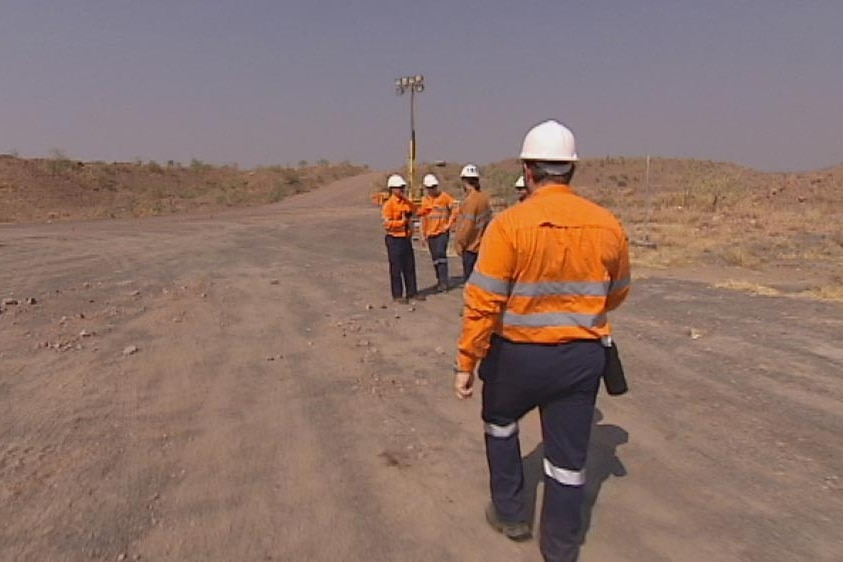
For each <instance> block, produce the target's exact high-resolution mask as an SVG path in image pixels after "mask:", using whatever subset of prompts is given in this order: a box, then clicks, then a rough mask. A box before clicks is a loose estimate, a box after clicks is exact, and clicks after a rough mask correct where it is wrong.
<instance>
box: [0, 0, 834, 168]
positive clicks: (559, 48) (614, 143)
mask: <svg viewBox="0 0 843 562" xmlns="http://www.w3.org/2000/svg"><path fill="white" fill-rule="evenodd" d="M841 29H843V1H841V0H828V1H811V0H752V1H750V0H745V1H741V0H706V1H700V0H673V1H670V0H658V1H657V0H650V1H644V0H639V1H631V0H592V1H586V0H581V1H573V0H572V1H568V2H564V1H561V0H546V1H543V2H535V1H530V0H521V1H514V0H513V1H503V0H485V1H481V0H476V1H460V0H448V1H445V0H417V1H416V2H401V1H400V0H390V1H386V0H368V1H365V2H355V1H353V0H328V1H319V0H310V1H303V0H302V1H299V0H287V1H285V0H274V1H270V0H240V1H236V2H235V1H233V0H230V1H228V0H166V1H165V0H143V1H139V0H88V1H81V0H61V1H58V0H54V1H41V0H0V152H6V151H12V150H17V152H18V153H19V154H20V155H21V156H26V157H32V156H44V155H47V154H48V153H49V152H50V151H51V150H52V149H61V150H63V151H64V152H65V153H66V154H67V155H69V156H71V157H73V158H77V159H84V160H107V161H111V160H134V159H136V158H142V159H144V160H149V159H154V160H157V161H159V162H165V161H167V160H170V159H173V160H179V161H182V162H188V161H189V160H190V159H191V158H198V159H200V160H204V161H208V162H214V163H233V162H237V163H239V164H240V165H241V166H248V167H251V166H254V165H258V164H275V163H279V164H284V163H296V162H298V161H299V160H301V159H305V160H310V161H313V160H317V159H319V158H327V159H330V160H332V161H339V160H345V159H347V160H351V161H353V162H358V163H368V164H369V165H371V166H374V167H379V168H382V167H390V166H400V165H402V163H403V162H404V159H405V157H406V151H407V142H408V138H409V113H410V112H409V97H408V96H404V97H398V96H396V95H395V93H394V85H393V81H394V79H395V78H396V77H398V76H401V75H405V74H416V73H421V74H424V75H425V78H426V83H427V89H426V91H425V92H424V93H423V94H421V95H420V96H418V97H417V98H416V102H417V110H416V120H417V127H416V129H417V135H418V140H419V157H420V158H421V159H423V160H434V159H445V160H448V161H457V162H465V161H475V162H477V163H480V164H483V163H487V162H492V161H496V160H500V159H503V158H510V157H514V156H516V155H517V153H518V150H519V148H520V144H521V140H522V138H523V135H524V133H525V132H526V131H527V129H529V128H530V127H531V126H532V125H534V124H536V123H538V122H540V121H543V120H545V119H547V118H556V119H559V120H561V121H563V122H566V123H567V124H568V125H569V126H570V127H571V128H572V129H573V130H574V133H575V134H576V135H577V140H578V149H579V153H580V155H582V156H603V155H607V154H612V155H625V156H636V155H644V154H647V153H650V154H652V155H656V156H682V157H696V158H704V159H716V160H727V161H733V162H737V163H740V164H745V165H749V166H753V167H757V168H761V169H765V170H777V171H780V170H806V169H814V168H820V167H826V166H830V165H834V164H837V163H840V162H843V32H841Z"/></svg>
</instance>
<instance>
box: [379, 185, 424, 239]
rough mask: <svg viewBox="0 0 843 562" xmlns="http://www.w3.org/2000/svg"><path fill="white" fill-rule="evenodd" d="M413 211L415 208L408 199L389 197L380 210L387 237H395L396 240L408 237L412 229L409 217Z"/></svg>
mask: <svg viewBox="0 0 843 562" xmlns="http://www.w3.org/2000/svg"><path fill="white" fill-rule="evenodd" d="M415 210H416V206H415V205H413V202H412V201H410V200H409V199H406V198H404V197H398V196H396V195H391V196H390V197H389V199H387V200H386V203H384V204H383V208H382V209H381V215H382V216H383V227H384V229H385V230H386V234H387V235H388V236H395V237H396V238H406V237H408V236H410V235H411V234H412V228H413V224H412V221H411V220H410V216H411V215H412V214H413V213H414V212H415Z"/></svg>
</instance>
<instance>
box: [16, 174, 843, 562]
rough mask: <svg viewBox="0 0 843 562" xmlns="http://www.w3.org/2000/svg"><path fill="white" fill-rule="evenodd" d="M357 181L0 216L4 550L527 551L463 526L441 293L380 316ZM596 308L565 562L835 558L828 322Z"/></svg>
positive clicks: (452, 334)
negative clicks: (624, 384)
mask: <svg viewBox="0 0 843 562" xmlns="http://www.w3.org/2000/svg"><path fill="white" fill-rule="evenodd" d="M372 177H373V176H360V177H357V178H353V179H351V180H346V181H343V182H339V183H337V184H335V185H333V186H330V187H327V188H323V189H321V190H319V191H316V192H313V193H309V194H304V195H301V196H296V197H294V198H292V199H289V200H287V201H285V202H282V203H280V204H277V205H273V206H268V207H263V208H259V209H250V210H240V211H236V212H232V213H226V214H224V215H219V216H215V217H209V216H193V217H187V218H185V217H168V218H164V219H148V220H142V221H132V220H130V221H111V222H95V223H77V224H53V225H33V226H4V227H0V264H1V265H2V267H0V298H9V297H14V298H16V299H17V300H18V301H19V302H18V304H9V305H7V306H6V307H5V310H4V311H3V312H2V314H0V560H4V561H6V560H8V561H12V560H14V561H18V560H20V561H24V560H25V561H29V560H51V561H58V560H74V561H75V560H135V559H140V560H154V561H157V560H179V561H182V560H197V561H198V560H219V561H228V560H242V561H250V560H372V561H374V560H384V561H386V560H390V561H391V560H425V561H430V560H454V561H464V560H478V561H481V560H482V561H490V560H525V561H535V560H540V556H539V554H538V547H537V544H536V542H535V541H532V542H528V543H525V544H522V545H517V544H514V543H511V542H508V541H506V540H505V539H503V538H501V537H500V536H498V535H495V534H493V533H492V532H491V531H490V530H489V529H488V528H487V527H486V524H485V522H484V520H483V517H482V509H483V506H484V504H485V502H486V498H487V481H486V468H485V457H484V453H483V443H482V428H481V424H480V420H479V401H478V400H473V401H471V402H469V403H460V402H457V401H456V399H454V398H453V396H452V393H451V389H450V384H451V371H450V369H451V365H452V362H453V356H454V341H455V338H456V336H457V332H458V329H459V320H460V318H459V303H460V292H459V291H452V292H451V293H449V294H447V295H437V296H433V297H432V298H430V299H429V300H428V301H427V302H424V303H420V304H418V305H417V306H416V308H415V310H413V309H412V308H411V307H409V306H394V305H392V303H391V302H390V299H389V298H388V279H387V269H386V259H385V250H384V248H383V243H382V238H381V234H380V225H379V219H378V215H377V211H376V210H375V209H374V208H372V207H371V206H369V204H368V203H367V191H368V189H369V187H370V185H371V181H372ZM345 203H347V205H346V206H342V207H338V206H337V205H340V204H343V205H344V204H345ZM456 266H457V264H456V263H453V264H452V267H456ZM417 267H418V271H419V274H420V277H421V281H422V286H427V285H430V284H432V283H433V275H432V267H431V265H430V263H429V259H428V255H427V254H423V253H419V254H418V264H417ZM30 298H33V299H35V302H34V303H28V302H27V299H30ZM614 320H615V324H616V329H617V335H618V339H619V342H620V344H621V346H622V347H621V350H622V353H623V356H624V359H625V362H626V367H627V370H628V372H629V375H630V379H631V384H632V387H633V390H632V393H631V394H630V395H629V396H626V397H623V398H619V399H617V398H615V399H610V398H607V397H606V396H601V397H600V399H599V408H600V412H599V414H598V417H597V419H596V420H595V422H596V425H595V429H594V434H593V445H592V451H591V458H590V461H589V466H588V472H589V479H590V481H589V484H588V491H589V493H588V496H589V499H590V501H589V504H590V505H589V509H588V510H587V522H588V527H589V529H588V534H587V536H586V542H585V545H584V549H583V556H582V559H583V560H584V561H586V562H589V561H643V560H646V561H648V562H651V561H652V562H656V561H667V560H678V561H683V562H696V561H700V562H701V561H706V562H709V561H712V560H717V561H738V560H740V561H788V562H791V561H794V560H811V561H833V560H840V559H841V558H843V539H841V538H840V537H841V533H840V532H839V528H838V527H839V522H840V521H843V448H841V435H843V407H841V403H843V384H841V382H843V350H841V349H843V345H841V337H840V333H841V331H843V309H841V307H840V306H837V305H832V304H828V303H817V302H810V301H804V300H796V299H787V298H776V297H760V296H750V295H746V294H741V293H733V292H727V291H723V290H717V289H713V288H710V287H708V286H706V285H704V284H700V283H692V282H683V281H678V280H672V279H668V278H665V277H654V276H653V277H649V278H645V279H639V280H638V282H637V283H636V284H635V287H634V292H633V294H632V296H631V299H630V301H629V302H628V303H627V305H626V306H625V307H624V308H623V309H622V311H620V312H619V313H618V314H616V315H615V317H614ZM522 436H523V444H522V448H523V452H524V454H525V456H526V461H525V462H526V464H527V473H528V476H529V484H530V485H529V489H530V490H531V492H532V493H533V494H535V493H536V492H538V495H539V496H540V495H541V494H540V492H541V484H540V483H539V475H540V468H539V467H540V460H541V450H540V447H539V446H538V444H539V441H540V440H539V435H538V423H537V419H536V418H535V417H530V418H529V419H528V420H526V423H525V424H524V426H523V427H522Z"/></svg>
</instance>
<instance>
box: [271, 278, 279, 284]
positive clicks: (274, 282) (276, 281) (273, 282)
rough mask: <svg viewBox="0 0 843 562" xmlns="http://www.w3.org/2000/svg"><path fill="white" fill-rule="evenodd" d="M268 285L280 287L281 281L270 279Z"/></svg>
mask: <svg viewBox="0 0 843 562" xmlns="http://www.w3.org/2000/svg"><path fill="white" fill-rule="evenodd" d="M269 284H270V285H280V284H281V281H280V280H278V279H270V281H269Z"/></svg>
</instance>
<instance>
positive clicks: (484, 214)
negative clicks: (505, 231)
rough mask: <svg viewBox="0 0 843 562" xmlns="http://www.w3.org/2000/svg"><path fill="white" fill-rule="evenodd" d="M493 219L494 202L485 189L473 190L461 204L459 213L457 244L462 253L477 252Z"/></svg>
mask: <svg viewBox="0 0 843 562" xmlns="http://www.w3.org/2000/svg"><path fill="white" fill-rule="evenodd" d="M490 220H492V204H491V199H490V198H489V194H488V193H486V192H485V191H476V190H473V189H472V190H471V191H470V192H469V194H468V196H466V198H465V201H463V202H462V204H461V205H460V212H459V214H458V215H457V221H456V224H457V227H456V236H455V239H456V246H457V249H458V250H459V251H460V253H462V252H465V251H469V252H476V251H478V250H479V249H480V240H481V239H482V238H483V232H485V230H486V226H487V225H488V224H489V221H490Z"/></svg>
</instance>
